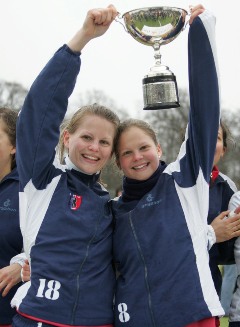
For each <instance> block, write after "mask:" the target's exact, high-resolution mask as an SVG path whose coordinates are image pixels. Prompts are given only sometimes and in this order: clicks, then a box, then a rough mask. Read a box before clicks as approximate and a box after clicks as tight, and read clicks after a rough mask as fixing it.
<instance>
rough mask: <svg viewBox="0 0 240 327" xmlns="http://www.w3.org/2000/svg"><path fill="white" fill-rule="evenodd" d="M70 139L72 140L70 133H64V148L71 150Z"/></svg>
mask: <svg viewBox="0 0 240 327" xmlns="http://www.w3.org/2000/svg"><path fill="white" fill-rule="evenodd" d="M69 139H70V134H69V132H68V131H64V132H63V144H64V146H65V147H66V148H67V149H68V148H69Z"/></svg>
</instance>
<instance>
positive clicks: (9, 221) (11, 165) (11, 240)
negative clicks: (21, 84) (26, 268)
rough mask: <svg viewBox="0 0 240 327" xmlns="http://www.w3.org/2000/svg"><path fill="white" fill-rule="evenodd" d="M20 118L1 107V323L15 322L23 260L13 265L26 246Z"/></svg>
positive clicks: (13, 111) (6, 324) (13, 112)
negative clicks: (19, 160) (18, 150)
mask: <svg viewBox="0 0 240 327" xmlns="http://www.w3.org/2000/svg"><path fill="white" fill-rule="evenodd" d="M17 117H18V113H17V111H15V110H12V109H9V108H5V107H1V108H0V292H1V294H0V326H11V324H12V318H13V316H14V314H15V313H16V311H15V309H13V308H11V305H10V301H11V299H12V297H13V295H14V293H15V292H16V290H17V288H18V287H19V286H20V282H21V276H20V272H21V265H20V262H21V261H19V263H13V264H12V265H10V260H11V258H12V257H14V256H15V255H17V254H19V253H21V252H22V249H23V240H22V234H21V230H20V226H19V200H18V191H19V179H18V172H17V167H16V158H15V155H16V122H17Z"/></svg>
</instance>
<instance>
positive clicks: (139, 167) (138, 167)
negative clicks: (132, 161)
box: [133, 164, 146, 169]
mask: <svg viewBox="0 0 240 327" xmlns="http://www.w3.org/2000/svg"><path fill="white" fill-rule="evenodd" d="M145 166H146V164H144V165H141V166H137V167H133V169H141V168H143V167H145Z"/></svg>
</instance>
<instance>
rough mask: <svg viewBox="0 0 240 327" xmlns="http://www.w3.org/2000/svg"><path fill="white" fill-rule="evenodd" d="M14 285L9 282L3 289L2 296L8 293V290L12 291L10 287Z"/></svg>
mask: <svg viewBox="0 0 240 327" xmlns="http://www.w3.org/2000/svg"><path fill="white" fill-rule="evenodd" d="M12 287H13V284H11V283H9V284H8V285H7V286H6V287H5V288H4V290H3V292H2V296H3V297H4V296H6V295H7V294H8V292H9V291H10V289H11V288H12Z"/></svg>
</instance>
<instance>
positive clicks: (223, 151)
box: [221, 146, 227, 157]
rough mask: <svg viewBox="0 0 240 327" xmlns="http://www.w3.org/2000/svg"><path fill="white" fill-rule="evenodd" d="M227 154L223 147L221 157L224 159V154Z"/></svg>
mask: <svg viewBox="0 0 240 327" xmlns="http://www.w3.org/2000/svg"><path fill="white" fill-rule="evenodd" d="M226 152H227V148H226V147H225V146H224V147H223V150H222V153H221V157H224V155H225V153H226Z"/></svg>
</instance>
